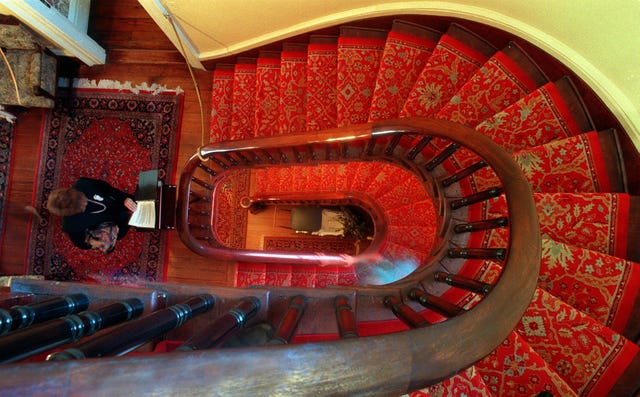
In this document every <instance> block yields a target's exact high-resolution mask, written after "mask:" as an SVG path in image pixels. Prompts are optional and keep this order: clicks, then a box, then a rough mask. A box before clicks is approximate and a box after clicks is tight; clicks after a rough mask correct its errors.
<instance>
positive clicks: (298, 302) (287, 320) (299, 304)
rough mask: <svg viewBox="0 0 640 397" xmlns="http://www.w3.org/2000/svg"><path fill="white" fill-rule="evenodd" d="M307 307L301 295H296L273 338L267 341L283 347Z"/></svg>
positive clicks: (291, 335)
mask: <svg viewBox="0 0 640 397" xmlns="http://www.w3.org/2000/svg"><path fill="white" fill-rule="evenodd" d="M306 306H307V300H306V298H305V297H304V296H302V295H296V296H294V297H293V298H291V300H290V301H289V308H288V309H287V312H286V313H285V315H284V317H283V318H282V321H280V325H279V326H278V329H276V332H275V334H274V335H273V338H272V339H271V340H270V341H269V343H270V344H272V345H284V344H287V343H289V342H290V341H291V338H292V337H293V334H294V333H295V331H296V328H297V327H298V322H299V321H300V318H301V317H302V314H303V313H304V309H305V308H306Z"/></svg>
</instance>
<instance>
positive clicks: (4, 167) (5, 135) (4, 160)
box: [0, 118, 13, 254]
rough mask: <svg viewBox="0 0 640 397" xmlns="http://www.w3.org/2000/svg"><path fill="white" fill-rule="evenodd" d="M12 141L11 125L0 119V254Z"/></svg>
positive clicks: (0, 251)
mask: <svg viewBox="0 0 640 397" xmlns="http://www.w3.org/2000/svg"><path fill="white" fill-rule="evenodd" d="M12 141H13V124H12V123H10V122H9V121H7V120H5V119H2V118H0V254H2V240H3V237H4V221H5V219H6V207H5V204H6V200H7V193H8V192H9V171H10V170H11V153H12V151H11V142H12Z"/></svg>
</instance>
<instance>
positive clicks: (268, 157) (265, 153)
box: [261, 149, 277, 164]
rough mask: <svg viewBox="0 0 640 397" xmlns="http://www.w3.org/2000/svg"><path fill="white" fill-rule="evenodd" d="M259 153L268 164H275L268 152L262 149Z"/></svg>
mask: <svg viewBox="0 0 640 397" xmlns="http://www.w3.org/2000/svg"><path fill="white" fill-rule="evenodd" d="M261 152H262V154H263V155H264V156H265V157H266V158H267V160H268V161H269V163H270V164H276V163H277V161H276V159H275V158H273V156H272V155H271V153H270V152H269V151H268V150H266V149H262V150H261Z"/></svg>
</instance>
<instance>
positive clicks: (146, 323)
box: [47, 294, 214, 360]
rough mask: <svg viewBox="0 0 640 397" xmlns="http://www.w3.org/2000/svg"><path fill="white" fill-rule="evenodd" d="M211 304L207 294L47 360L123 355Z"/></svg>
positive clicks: (52, 355)
mask: <svg viewBox="0 0 640 397" xmlns="http://www.w3.org/2000/svg"><path fill="white" fill-rule="evenodd" d="M213 303H214V298H213V296H212V295H209V294H203V295H199V296H195V297H192V298H189V299H187V300H186V301H184V302H182V303H178V304H176V305H173V306H170V307H168V308H166V309H161V310H157V311H155V312H153V313H151V314H148V315H146V316H144V317H142V318H140V319H138V320H135V321H132V322H130V323H127V324H122V325H120V326H118V327H116V328H114V329H113V330H111V331H110V332H107V333H105V334H102V335H99V336H97V337H95V338H92V339H91V340H88V341H87V342H84V343H80V344H78V345H75V346H74V347H71V348H68V349H66V350H64V351H62V352H58V353H53V354H51V355H50V356H49V357H47V360H73V359H83V358H89V357H104V356H117V355H123V354H126V353H128V352H130V351H132V350H134V349H137V348H138V347H140V346H142V345H143V344H145V343H147V342H149V341H150V340H152V339H153V338H156V337H158V336H160V335H162V334H164V333H165V332H167V331H170V330H172V329H174V328H178V327H180V326H181V325H182V324H184V323H185V322H186V321H187V320H189V319H191V318H192V317H194V316H196V315H199V314H202V313H204V312H206V311H208V310H209V309H211V308H212V307H213Z"/></svg>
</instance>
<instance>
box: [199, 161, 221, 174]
mask: <svg viewBox="0 0 640 397" xmlns="http://www.w3.org/2000/svg"><path fill="white" fill-rule="evenodd" d="M198 168H200V169H201V170H203V171H204V172H206V173H207V174H209V175H211V176H216V175H218V173H217V172H215V171H214V170H213V169H211V168H209V167H207V166H206V165H204V163H199V164H198Z"/></svg>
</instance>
